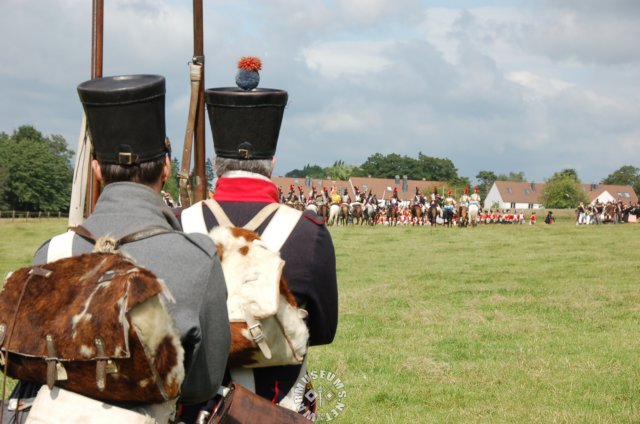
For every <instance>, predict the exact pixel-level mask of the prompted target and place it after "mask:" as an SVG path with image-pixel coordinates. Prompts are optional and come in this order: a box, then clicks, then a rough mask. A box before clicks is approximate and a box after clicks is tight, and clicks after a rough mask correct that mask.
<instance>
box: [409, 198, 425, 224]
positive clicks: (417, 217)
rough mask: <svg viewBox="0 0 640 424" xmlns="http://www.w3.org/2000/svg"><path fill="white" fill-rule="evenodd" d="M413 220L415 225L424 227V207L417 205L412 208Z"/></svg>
mask: <svg viewBox="0 0 640 424" xmlns="http://www.w3.org/2000/svg"><path fill="white" fill-rule="evenodd" d="M411 218H412V219H411V220H412V221H413V225H416V224H418V225H422V224H423V219H424V205H421V204H419V203H416V204H414V205H413V206H411Z"/></svg>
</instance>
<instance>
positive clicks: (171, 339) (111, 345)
mask: <svg viewBox="0 0 640 424" xmlns="http://www.w3.org/2000/svg"><path fill="white" fill-rule="evenodd" d="M84 231H86V230H84ZM157 231H161V232H167V230H166V229H158V230H157ZM157 231H156V232H155V234H160V233H161V232H157ZM79 232H80V231H79ZM152 233H154V231H153V230H152V231H148V232H145V233H144V234H143V232H140V233H136V234H133V235H130V236H127V237H125V238H122V239H120V240H117V241H116V240H113V239H108V240H98V243H96V249H97V250H98V251H97V252H94V253H87V254H83V255H81V256H73V257H66V258H62V259H58V260H56V261H53V262H51V263H47V264H44V265H37V266H32V267H25V268H21V269H19V270H17V271H15V272H13V273H12V274H10V275H9V276H8V277H7V279H6V280H5V282H4V287H3V289H2V292H1V293H0V347H1V351H0V359H1V360H2V365H3V367H5V366H6V374H7V375H8V376H10V377H12V378H16V379H20V380H25V381H30V382H33V383H36V384H45V383H46V384H47V385H48V386H49V388H51V387H52V386H53V385H56V386H59V387H61V388H63V389H67V390H69V391H72V392H75V393H79V394H82V395H85V396H89V397H91V398H94V399H97V400H102V401H107V402H108V401H136V402H147V403H158V402H164V401H167V400H169V399H174V398H176V397H178V395H179V393H180V385H181V384H182V381H183V379H184V367H183V358H184V350H183V348H182V345H181V343H180V338H179V336H178V334H177V332H176V331H175V329H174V326H173V320H172V319H171V317H170V315H169V314H168V312H167V311H166V309H165V307H164V303H163V299H161V297H160V296H161V295H163V296H164V297H165V298H168V299H171V295H170V293H169V292H168V290H167V288H166V287H165V284H164V282H162V280H159V279H158V278H156V276H155V275H154V274H153V273H152V272H150V271H149V270H147V269H145V268H143V267H141V266H138V265H136V264H135V263H134V262H133V261H132V260H131V259H129V258H127V257H125V256H124V255H123V254H120V253H118V252H115V251H114V250H115V249H117V247H118V246H119V245H120V244H123V243H125V242H130V241H135V240H139V239H140V237H149V236H151V235H154V234H152ZM150 234H151V235H150ZM67 235H70V236H73V234H70V233H66V234H64V235H61V236H58V237H64V236H67ZM83 236H85V237H89V235H87V234H84V235H83ZM72 238H73V237H68V239H69V240H71V239H72ZM103 242H106V243H103ZM69 250H70V248H69ZM5 362H6V365H5Z"/></svg>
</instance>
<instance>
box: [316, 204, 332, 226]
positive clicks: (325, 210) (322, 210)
mask: <svg viewBox="0 0 640 424" xmlns="http://www.w3.org/2000/svg"><path fill="white" fill-rule="evenodd" d="M318 215H320V216H321V217H322V219H324V222H325V224H326V223H327V222H328V221H329V205H327V204H326V203H323V204H321V205H320V206H318Z"/></svg>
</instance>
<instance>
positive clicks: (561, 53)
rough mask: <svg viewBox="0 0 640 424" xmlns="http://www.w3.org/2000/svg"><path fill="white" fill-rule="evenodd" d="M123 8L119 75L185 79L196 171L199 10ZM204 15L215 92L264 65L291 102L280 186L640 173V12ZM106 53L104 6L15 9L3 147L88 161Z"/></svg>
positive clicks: (309, 9)
mask: <svg viewBox="0 0 640 424" xmlns="http://www.w3.org/2000/svg"><path fill="white" fill-rule="evenodd" d="M105 3H106V4H105V32H104V75H118V74H135V73H156V74H161V75H164V76H165V77H166V78H167V127H168V128H167V131H168V135H169V137H170V138H171V140H172V142H173V144H174V153H175V155H176V156H180V153H181V148H182V139H183V137H184V128H185V125H186V115H187V108H188V104H187V103H188V98H189V78H188V66H187V63H188V61H189V60H190V58H191V55H192V51H193V47H192V46H193V44H192V10H191V6H192V2H190V1H185V0H107V1H105ZM204 3H205V4H204V12H205V17H204V23H205V42H204V45H205V56H206V86H207V87H214V86H216V87H217V86H231V85H234V75H235V66H236V62H237V60H238V59H239V57H240V56H246V55H256V56H259V57H260V58H261V59H262V61H263V70H262V72H261V84H260V86H261V87H265V88H281V89H285V90H287V91H288V92H289V104H288V106H287V109H286V112H285V118H284V122H283V125H282V131H281V135H280V142H279V147H278V154H277V166H276V174H279V175H281V174H284V173H286V172H287V171H290V170H291V169H294V168H302V167H303V166H304V165H305V164H307V163H310V164H317V165H320V166H323V167H324V166H329V165H331V164H332V163H333V162H334V161H335V160H343V161H344V162H345V163H347V164H354V165H357V164H361V163H362V162H364V161H365V160H366V159H367V157H369V156H370V155H372V154H374V153H382V154H389V153H399V154H401V155H407V156H410V157H413V158H417V156H418V153H419V152H422V153H423V154H426V155H429V156H435V157H441V158H448V159H451V160H452V161H453V163H454V164H455V166H456V167H457V168H458V173H459V174H460V175H463V176H467V177H470V178H471V179H472V180H473V179H474V177H475V175H476V174H477V173H478V171H481V170H489V171H494V172H496V173H508V172H510V171H516V172H518V171H522V172H524V173H525V176H526V178H527V179H528V180H534V181H542V180H544V179H545V178H549V177H550V176H551V175H552V174H553V173H554V172H556V171H559V170H561V169H564V168H574V169H576V170H577V172H578V175H579V177H580V178H581V179H582V180H583V182H586V183H590V182H598V181H600V180H601V179H603V178H605V177H606V176H607V175H609V174H610V173H612V172H613V171H615V170H616V169H618V168H619V167H620V166H622V165H633V166H637V167H640V43H639V42H638V40H640V25H639V24H638V22H640V1H637V0H606V1H603V0H549V1H543V0H539V1H526V0H521V1H504V0H493V1H492V0H477V1H470V0H469V1H463V0H457V1H456V0H446V1H445V0H433V1H426V0H324V1H320V0H317V1H300V0H253V1H248V0H205V2H204ZM90 39H91V2H90V1H88V0H56V1H41V0H2V1H0V52H1V60H0V131H4V132H7V133H11V132H12V131H13V130H14V129H16V128H17V127H18V126H20V125H22V124H31V125H34V126H35V127H36V128H37V129H39V130H40V131H42V132H44V133H45V134H61V135H62V136H64V137H65V138H66V140H67V142H68V143H69V145H70V147H71V148H72V149H73V150H75V149H76V144H77V137H78V133H79V130H80V119H81V113H82V109H81V105H80V103H79V101H78V99H77V95H76V91H75V89H76V86H77V84H78V83H80V82H82V81H84V80H86V79H88V78H89V77H90V53H91V42H90ZM207 125H208V124H207ZM212 152H213V148H212V142H211V136H210V131H209V130H208V129H207V155H208V156H210V157H211V156H212V154H213V153H212Z"/></svg>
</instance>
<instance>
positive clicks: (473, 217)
mask: <svg viewBox="0 0 640 424" xmlns="http://www.w3.org/2000/svg"><path fill="white" fill-rule="evenodd" d="M479 210H480V207H479V206H478V204H477V203H474V202H471V203H469V221H470V222H471V226H472V227H475V226H476V225H478V211H479Z"/></svg>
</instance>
